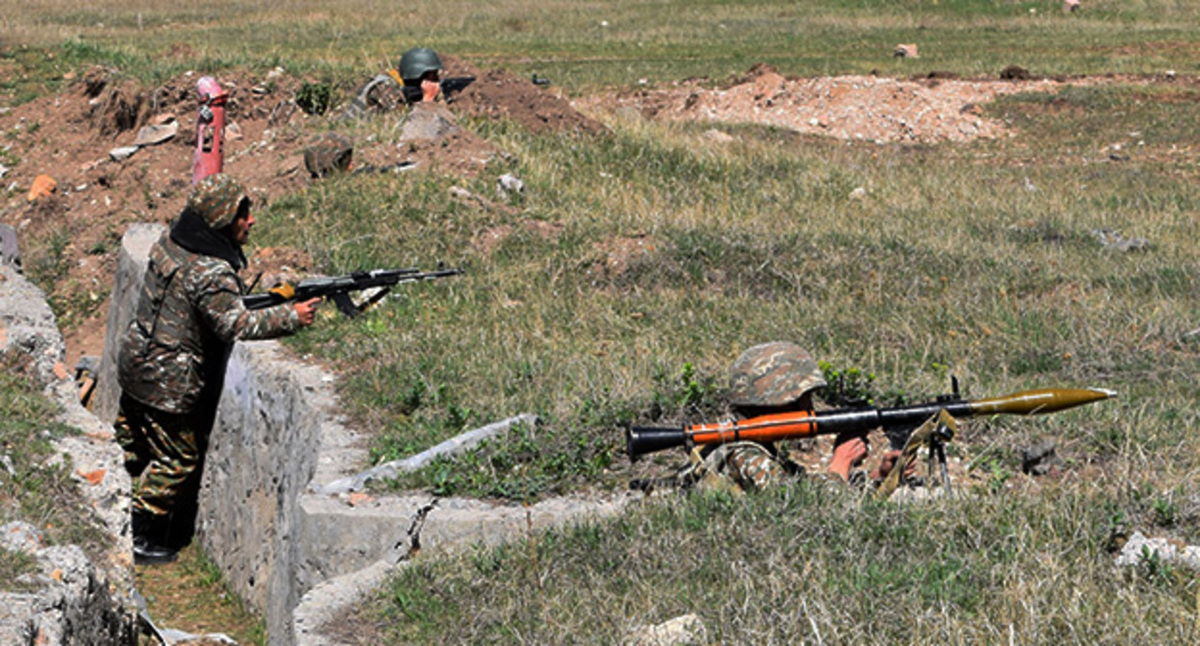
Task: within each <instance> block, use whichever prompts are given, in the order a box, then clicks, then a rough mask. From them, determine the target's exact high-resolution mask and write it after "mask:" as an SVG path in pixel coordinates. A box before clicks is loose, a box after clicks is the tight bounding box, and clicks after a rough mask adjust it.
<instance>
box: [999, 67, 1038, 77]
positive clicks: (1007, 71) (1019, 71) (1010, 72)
mask: <svg viewBox="0 0 1200 646" xmlns="http://www.w3.org/2000/svg"><path fill="white" fill-rule="evenodd" d="M1000 78H1002V79H1004V80H1006V81H1028V80H1029V79H1030V78H1033V77H1032V76H1031V75H1030V74H1029V70H1027V69H1025V68H1023V67H1019V66H1017V65H1009V66H1008V67H1006V68H1004V69H1003V70H1000Z"/></svg>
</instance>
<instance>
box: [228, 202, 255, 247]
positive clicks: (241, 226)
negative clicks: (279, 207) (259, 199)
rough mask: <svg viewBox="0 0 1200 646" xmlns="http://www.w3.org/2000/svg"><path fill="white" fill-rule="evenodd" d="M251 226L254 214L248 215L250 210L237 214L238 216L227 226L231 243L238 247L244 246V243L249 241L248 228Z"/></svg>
mask: <svg viewBox="0 0 1200 646" xmlns="http://www.w3.org/2000/svg"><path fill="white" fill-rule="evenodd" d="M243 213H244V214H243ZM253 226H254V214H252V213H250V209H246V210H245V211H244V212H242V213H238V216H237V217H236V218H234V219H233V223H232V224H230V225H229V227H230V231H231V232H232V234H233V241H234V242H236V243H238V244H240V245H244V244H246V241H247V240H249V239H250V227H253Z"/></svg>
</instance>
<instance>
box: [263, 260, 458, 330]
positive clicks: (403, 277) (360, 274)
mask: <svg viewBox="0 0 1200 646" xmlns="http://www.w3.org/2000/svg"><path fill="white" fill-rule="evenodd" d="M461 273H463V270H462V269H458V268H453V269H437V270H435V271H420V270H418V269H369V270H364V271H356V272H354V273H352V274H346V275H345V276H333V277H331V278H306V279H305V280H302V281H300V282H299V283H296V284H295V285H288V284H284V285H281V286H278V287H273V288H271V289H270V290H269V291H266V292H263V293H261V294H249V295H247V296H243V297H242V303H243V304H244V305H245V306H246V309H251V310H259V309H263V308H265V307H271V306H272V305H279V304H280V303H286V302H288V301H306V300H308V299H310V298H328V299H331V300H332V301H333V302H334V304H335V305H337V308H338V311H340V312H341V313H342V314H345V315H346V316H347V317H348V318H354V317H355V316H358V315H359V314H361V313H362V312H363V311H364V310H366V309H367V308H368V307H370V306H372V305H374V304H375V303H378V302H379V301H380V300H381V299H382V298H383V297H384V296H386V295H387V293H388V292H389V291H390V290H391V288H392V287H395V286H396V285H398V284H400V283H411V282H415V281H424V280H436V279H438V278H445V277H447V276H457V275H459V274H461ZM375 288H378V289H376V291H375V292H374V293H372V295H371V296H370V297H369V298H368V299H367V301H366V302H364V303H363V304H361V305H355V304H354V301H353V300H351V299H350V292H358V291H362V290H365V289H375Z"/></svg>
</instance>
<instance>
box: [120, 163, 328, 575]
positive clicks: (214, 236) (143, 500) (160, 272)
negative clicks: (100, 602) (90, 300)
mask: <svg viewBox="0 0 1200 646" xmlns="http://www.w3.org/2000/svg"><path fill="white" fill-rule="evenodd" d="M253 226H254V216H253V215H251V213H250V198H249V196H248V195H246V191H245V190H244V189H243V188H242V186H241V184H239V183H238V182H237V181H236V180H234V179H233V178H231V177H229V176H228V175H224V174H220V173H218V174H214V175H209V176H208V177H206V178H204V179H203V180H202V181H201V182H200V183H199V184H197V185H196V187H195V188H194V189H193V190H192V193H191V195H190V196H189V197H188V201H187V205H186V206H185V207H184V209H183V212H182V213H181V214H180V216H179V218H178V219H177V220H176V221H175V222H174V223H173V224H172V226H171V228H170V231H169V232H168V233H165V234H164V235H163V237H162V238H160V239H159V240H158V242H156V243H155V244H154V246H153V247H152V248H151V250H150V259H149V264H148V265H147V268H146V275H145V279H144V284H143V286H142V292H141V298H140V300H139V301H138V308H137V311H136V312H135V313H134V316H133V320H132V321H131V323H130V325H129V329H128V330H126V332H125V335H124V337H123V338H122V340H121V347H120V351H119V358H118V372H119V381H120V385H121V399H120V410H119V412H118V416H117V421H116V423H115V425H114V426H115V431H116V437H117V441H118V442H119V443H120V444H121V446H122V448H123V449H124V450H125V468H126V469H127V470H128V471H129V474H130V477H131V478H132V479H133V482H134V491H133V509H132V519H131V525H132V530H133V554H134V561H135V562H136V563H166V562H170V561H173V560H174V559H175V553H176V548H175V547H174V546H173V544H172V543H171V542H169V540H168V536H169V534H170V525H171V519H172V513H173V512H178V511H179V510H180V509H181V504H183V505H193V504H194V496H195V490H196V485H197V481H198V479H199V476H200V472H201V468H202V466H203V463H204V452H205V449H206V447H207V445H208V435H209V432H210V431H211V429H212V425H213V421H214V419H215V417H216V410H217V403H218V399H219V398H220V393H221V388H222V385H223V380H224V375H225V366H226V363H227V362H228V360H229V354H230V351H231V350H232V349H233V343H234V341H236V340H238V339H246V340H249V339H270V338H276V337H280V336H285V335H288V334H292V333H294V332H296V331H297V330H298V329H300V328H301V327H305V326H308V325H311V324H312V322H313V317H314V315H315V312H316V307H317V303H318V299H312V300H308V301H305V302H302V303H284V304H281V305H277V306H275V307H271V308H267V309H262V310H256V311H250V310H247V309H246V307H245V306H244V305H243V304H242V300H241V297H242V294H243V292H244V291H245V285H244V284H243V282H242V280H241V278H240V277H239V276H238V274H237V271H238V270H240V269H242V268H243V267H245V266H246V257H245V255H243V253H242V245H244V244H245V243H246V240H247V239H248V238H249V235H250V229H251V227H253ZM188 496H191V497H192V499H191V500H188V499H187V497H188ZM187 531H188V534H189V535H190V531H191V528H190V527H189V528H187Z"/></svg>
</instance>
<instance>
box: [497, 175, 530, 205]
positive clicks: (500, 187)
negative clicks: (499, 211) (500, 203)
mask: <svg viewBox="0 0 1200 646" xmlns="http://www.w3.org/2000/svg"><path fill="white" fill-rule="evenodd" d="M524 192H525V182H522V181H521V180H519V179H517V178H516V177H514V176H512V175H509V174H507V173H505V174H504V175H501V176H500V177H499V178H498V179H497V180H496V197H498V198H500V199H502V200H503V199H508V198H510V197H512V196H513V195H520V194H522V193H524Z"/></svg>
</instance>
